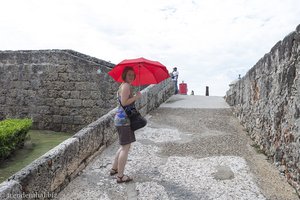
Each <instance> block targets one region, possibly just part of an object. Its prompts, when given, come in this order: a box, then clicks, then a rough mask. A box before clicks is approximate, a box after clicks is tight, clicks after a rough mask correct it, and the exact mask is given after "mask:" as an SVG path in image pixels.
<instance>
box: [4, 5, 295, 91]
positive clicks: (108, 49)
mask: <svg viewBox="0 0 300 200" xmlns="http://www.w3.org/2000/svg"><path fill="white" fill-rule="evenodd" d="M0 1H1V4H0V5H1V7H0V8H1V12H0V26H1V29H0V50H31V49H35V50H36V49H72V50H75V51H78V52H81V53H84V54H87V55H90V56H93V57H97V58H99V59H103V60H106V61H110V62H112V63H114V64H117V63H119V62H121V61H122V60H123V59H130V58H137V57H145V58H147V59H151V60H157V61H159V62H161V63H162V64H164V65H165V66H167V68H168V69H169V71H172V68H173V67H177V68H178V71H179V82H182V81H184V82H186V83H187V84H188V90H189V92H188V93H189V94H190V92H191V90H194V92H195V94H196V95H205V86H209V87H210V95H212V96H223V95H225V93H226V91H227V90H228V89H229V86H228V85H229V83H230V82H232V81H233V80H235V79H237V78H238V74H241V75H242V76H243V75H245V73H246V72H247V71H248V70H249V69H250V68H251V67H252V66H253V65H254V64H255V63H256V62H257V61H258V60H259V59H260V58H261V57H263V55H264V54H265V53H267V52H269V51H270V49H271V48H272V47H273V46H274V45H275V44H276V43H277V42H278V41H279V40H282V39H283V38H284V37H285V36H286V35H288V34H289V33H290V32H292V31H294V30H295V28H296V26H297V25H298V24H300V0H284V1H283V0H148V1H145V0H126V1H125V0H0ZM95 73H96V72H95Z"/></svg>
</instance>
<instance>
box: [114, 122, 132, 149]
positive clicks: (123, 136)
mask: <svg viewBox="0 0 300 200" xmlns="http://www.w3.org/2000/svg"><path fill="white" fill-rule="evenodd" d="M117 130H118V134H119V143H120V145H125V144H130V143H132V142H135V141H136V140H135V135H134V131H132V130H131V128H130V126H117Z"/></svg>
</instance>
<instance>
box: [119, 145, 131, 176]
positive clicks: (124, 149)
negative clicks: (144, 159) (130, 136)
mask: <svg viewBox="0 0 300 200" xmlns="http://www.w3.org/2000/svg"><path fill="white" fill-rule="evenodd" d="M129 149H130V144H126V145H122V146H121V148H120V152H119V158H118V176H119V177H122V176H123V175H124V169H125V165H126V162H127V158H128V153H129Z"/></svg>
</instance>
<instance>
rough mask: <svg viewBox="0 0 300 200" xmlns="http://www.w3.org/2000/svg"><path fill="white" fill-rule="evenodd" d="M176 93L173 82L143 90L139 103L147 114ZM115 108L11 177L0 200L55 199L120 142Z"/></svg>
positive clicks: (1, 193)
mask: <svg viewBox="0 0 300 200" xmlns="http://www.w3.org/2000/svg"><path fill="white" fill-rule="evenodd" d="M173 93H174V85H173V82H172V80H171V79H167V80H165V81H163V82H162V83H160V84H158V85H151V86H148V87H147V88H145V89H144V90H142V98H141V99H140V100H139V101H138V102H136V105H137V107H138V108H139V109H140V111H141V113H142V114H144V115H145V114H146V113H148V112H150V111H151V110H153V109H155V108H156V107H158V106H159V105H160V104H161V103H162V102H164V101H166V100H167V99H168V98H169V97H170V96H171V95H173ZM116 110H117V109H116V108H115V109H113V110H111V111H110V112H108V113H107V114H106V115H104V116H102V117H101V118H99V119H98V120H96V121H94V122H92V123H91V124H89V125H87V126H86V127H84V128H83V129H81V130H80V131H79V132H77V133H76V134H75V135H74V136H73V137H72V138H69V139H67V140H65V141H64V142H62V143H61V144H60V145H58V146H57V147H55V148H53V149H52V150H50V151H49V152H47V153H46V154H44V155H43V156H41V157H40V158H38V159H37V160H35V161H34V162H33V163H31V164H30V165H28V166H27V167H25V168H23V169H22V170H21V171H19V172H17V173H16V174H14V175H13V176H11V177H10V178H9V179H8V180H7V181H5V182H3V183H2V184H1V185H0V199H10V198H9V197H13V196H14V197H20V198H16V199H22V198H21V197H23V199H26V197H28V196H31V197H33V196H38V195H39V198H38V199H47V198H48V197H49V198H52V197H55V195H56V194H57V193H58V192H59V191H61V190H62V189H63V188H64V187H65V186H66V185H67V184H68V183H69V182H70V181H72V180H73V179H74V178H75V177H76V176H77V175H78V173H79V172H80V171H82V170H83V169H84V168H85V167H86V166H87V164H88V163H89V162H90V161H91V160H92V159H93V158H94V157H95V156H96V155H98V154H99V153H101V152H102V150H103V149H104V148H106V147H107V146H108V145H109V144H111V143H112V142H113V141H115V139H116V138H117V134H116V128H115V126H114V123H113V117H114V115H115V113H116Z"/></svg>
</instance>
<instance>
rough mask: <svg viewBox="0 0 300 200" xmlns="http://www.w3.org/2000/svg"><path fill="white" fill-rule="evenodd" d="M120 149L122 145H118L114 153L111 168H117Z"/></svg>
mask: <svg viewBox="0 0 300 200" xmlns="http://www.w3.org/2000/svg"><path fill="white" fill-rule="evenodd" d="M121 150H122V147H120V148H119V149H118V151H117V153H116V155H115V159H114V162H113V165H112V169H115V170H118V160H119V155H120V152H121Z"/></svg>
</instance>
